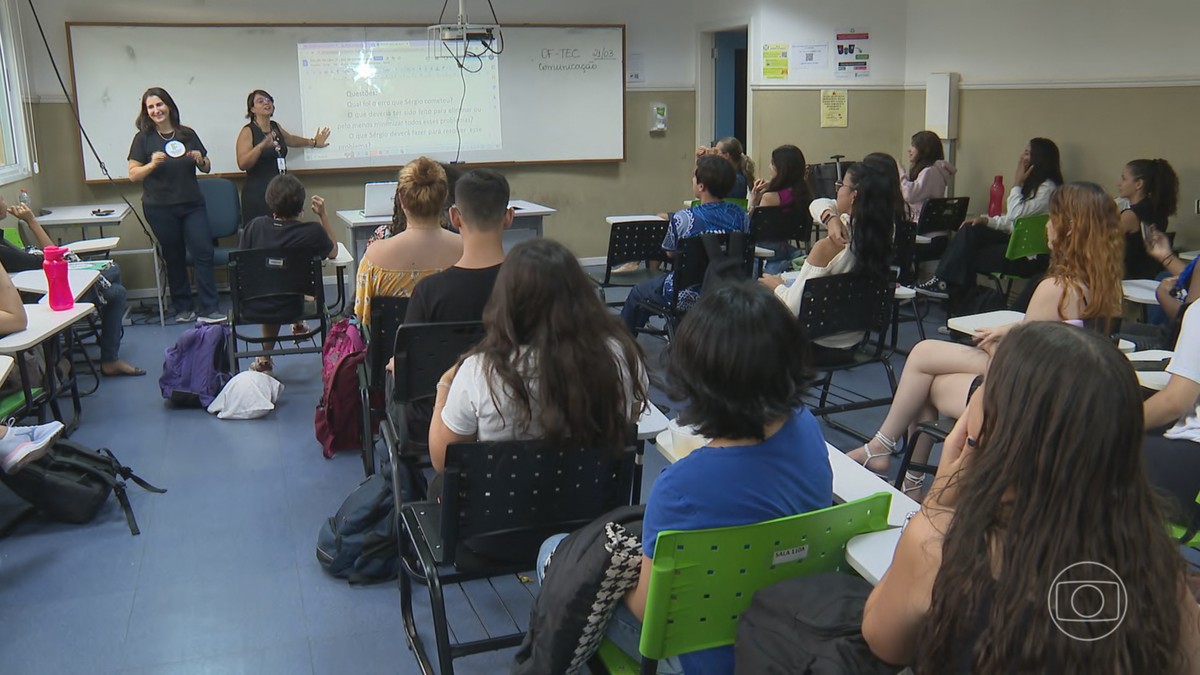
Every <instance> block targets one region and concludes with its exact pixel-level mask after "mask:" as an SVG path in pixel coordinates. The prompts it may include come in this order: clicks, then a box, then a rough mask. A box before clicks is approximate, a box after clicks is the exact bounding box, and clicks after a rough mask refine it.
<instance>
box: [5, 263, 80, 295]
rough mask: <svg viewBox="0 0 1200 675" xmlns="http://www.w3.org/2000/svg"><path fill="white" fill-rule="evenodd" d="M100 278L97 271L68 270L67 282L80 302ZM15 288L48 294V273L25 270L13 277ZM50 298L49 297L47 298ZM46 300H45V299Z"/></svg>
mask: <svg viewBox="0 0 1200 675" xmlns="http://www.w3.org/2000/svg"><path fill="white" fill-rule="evenodd" d="M99 278H100V273H99V272H97V271H96V270H68V271H67V281H68V283H70V284H71V292H72V293H73V294H74V295H75V299H76V300H78V299H79V298H80V296H82V295H83V294H84V293H86V292H87V290H88V289H89V288H91V287H92V285H93V284H95V283H96V279H99ZM12 282H13V286H16V287H17V290H18V291H23V292H25V293H42V294H43V295H44V294H45V293H46V292H47V288H48V287H47V284H46V273H45V272H43V271H42V270H25V271H24V272H17V273H16V274H14V275H12ZM47 297H48V296H47ZM43 299H45V298H43Z"/></svg>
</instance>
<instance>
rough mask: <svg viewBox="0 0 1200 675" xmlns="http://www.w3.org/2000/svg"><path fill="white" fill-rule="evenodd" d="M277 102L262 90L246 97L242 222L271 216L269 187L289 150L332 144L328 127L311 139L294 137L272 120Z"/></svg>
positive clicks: (241, 140)
mask: <svg viewBox="0 0 1200 675" xmlns="http://www.w3.org/2000/svg"><path fill="white" fill-rule="evenodd" d="M274 114H275V99H274V98H272V97H271V95H270V94H268V93H267V92H265V91H263V90H262V89H255V90H254V91H252V92H250V95H249V96H247V97H246V119H249V120H250V122H249V123H248V124H247V125H246V126H244V127H242V130H241V132H239V133H238V137H237V162H238V168H239V169H241V170H242V171H245V172H246V182H245V183H244V184H243V185H242V222H243V223H249V222H250V221H251V220H254V219H255V218H258V217H259V216H269V215H271V208H270V207H269V206H267V201H266V194H267V184H268V183H270V182H271V179H272V178H274V177H275V176H278V175H279V174H280V173H282V171H283V169H284V166H283V162H284V158H285V157H287V153H288V148H324V147H326V146H328V145H329V141H328V138H329V127H320V128H318V129H317V133H316V135H315V136H313V137H312V138H305V137H303V136H293V135H292V134H289V133H288V132H287V130H286V129H284V128H283V127H281V126H279V124H278V123H277V122H275V121H273V120H272V119H271V116H272V115H274Z"/></svg>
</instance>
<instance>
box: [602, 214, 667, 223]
mask: <svg viewBox="0 0 1200 675" xmlns="http://www.w3.org/2000/svg"><path fill="white" fill-rule="evenodd" d="M648 220H650V221H658V222H660V223H665V222H667V219H666V218H662V217H660V216H658V215H654V214H647V215H644V216H608V217H606V218H605V219H604V222H606V223H608V224H609V225H616V224H617V223H644V222H646V221H648Z"/></svg>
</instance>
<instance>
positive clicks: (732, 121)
mask: <svg viewBox="0 0 1200 675" xmlns="http://www.w3.org/2000/svg"><path fill="white" fill-rule="evenodd" d="M713 60H714V63H713V85H714V86H713V140H716V139H718V138H725V137H726V136H733V137H734V138H736V139H738V140H739V141H741V142H742V146H743V147H745V146H746V90H747V76H748V73H747V70H746V69H747V47H746V29H745V28H739V29H734V30H727V31H721V32H718V33H715V34H714V35H713Z"/></svg>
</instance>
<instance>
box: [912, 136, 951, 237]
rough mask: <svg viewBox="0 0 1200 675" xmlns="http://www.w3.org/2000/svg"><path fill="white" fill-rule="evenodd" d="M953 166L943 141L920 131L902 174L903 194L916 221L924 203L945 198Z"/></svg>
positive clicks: (919, 217)
mask: <svg viewBox="0 0 1200 675" xmlns="http://www.w3.org/2000/svg"><path fill="white" fill-rule="evenodd" d="M955 172H956V169H955V168H954V165H953V164H951V163H950V162H947V161H946V154H945V151H944V150H943V149H942V139H940V138H938V135H937V134H935V133H933V132H932V131H918V132H917V133H915V134H913V135H912V140H911V142H910V143H909V146H908V171H903V170H902V171H901V172H900V191H901V193H902V194H903V195H904V201H906V202H908V208H909V210H910V211H911V212H912V219H913V222H914V223H915V222H918V221H919V220H920V219H921V211H922V210H923V209H924V208H925V202H927V201H929V200H930V199H940V198H942V197H944V196H946V186H947V185H949V184H950V178H951V177H952V176H954V174H955Z"/></svg>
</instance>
